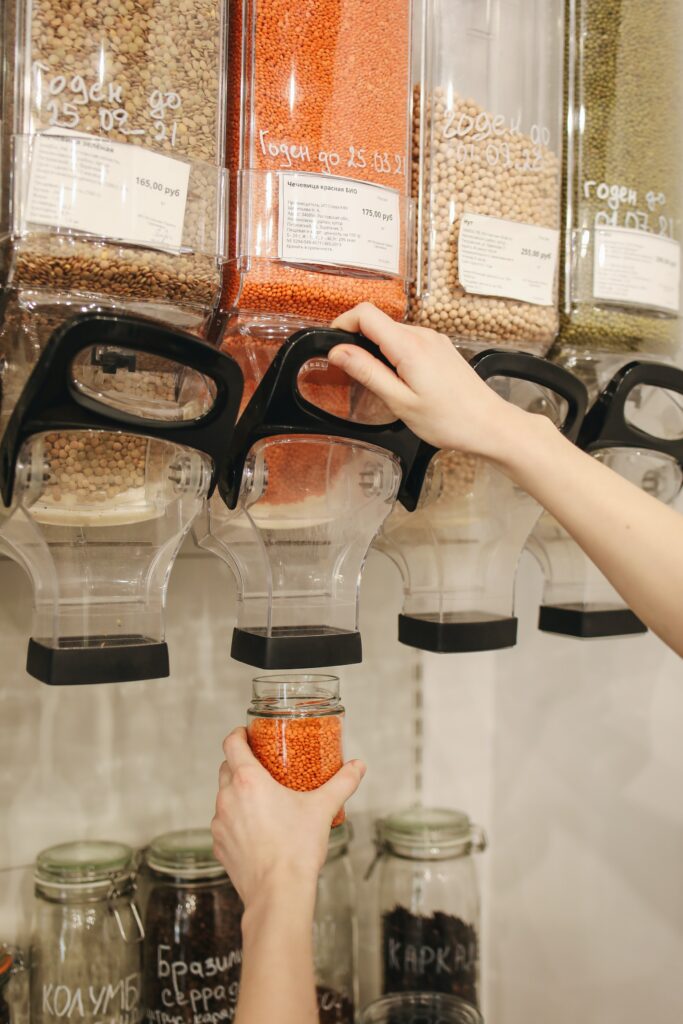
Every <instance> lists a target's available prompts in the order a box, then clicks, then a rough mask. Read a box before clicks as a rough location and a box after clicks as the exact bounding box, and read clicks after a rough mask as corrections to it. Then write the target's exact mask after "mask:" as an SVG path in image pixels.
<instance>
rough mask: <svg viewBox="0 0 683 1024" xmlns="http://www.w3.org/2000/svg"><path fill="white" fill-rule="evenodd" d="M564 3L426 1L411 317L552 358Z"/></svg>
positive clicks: (460, 339) (485, 343) (461, 336)
mask: <svg viewBox="0 0 683 1024" xmlns="http://www.w3.org/2000/svg"><path fill="white" fill-rule="evenodd" d="M562 9H563V2H562V0H512V2H507V3H494V4H492V3H483V2H482V0H425V3H424V9H423V20H422V34H423V40H422V45H421V47H420V50H421V53H422V60H421V61H420V62H419V65H418V66H419V76H418V81H417V85H416V87H415V91H414V116H413V180H412V192H413V197H414V199H415V200H416V203H417V248H418V252H417V260H416V266H415V271H416V281H415V285H414V287H413V288H412V289H411V297H410V306H409V313H408V318H409V320H410V321H412V322H413V323H417V324H420V325H421V326H424V327H432V328H434V329H436V330H438V331H441V332H442V333H445V334H448V335H449V337H451V338H452V339H453V341H454V342H456V343H458V344H460V345H462V346H464V347H465V348H467V349H478V348H487V347H490V346H491V345H492V344H494V345H497V346H505V347H510V348H518V349H525V350H527V351H530V352H534V353H537V354H539V355H544V354H545V353H546V352H547V351H548V349H549V348H550V346H551V345H552V343H553V341H554V340H555V337H556V334H557V329H558V322H559V311H558V295H557V266H558V252H559V238H560V236H559V228H560V201H561V141H562V77H561V68H562Z"/></svg>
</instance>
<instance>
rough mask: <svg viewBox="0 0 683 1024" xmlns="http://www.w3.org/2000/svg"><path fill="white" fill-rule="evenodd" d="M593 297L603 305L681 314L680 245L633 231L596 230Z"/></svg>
mask: <svg viewBox="0 0 683 1024" xmlns="http://www.w3.org/2000/svg"><path fill="white" fill-rule="evenodd" d="M593 295H594V297H595V298H596V299H600V300H601V301H602V302H613V303H617V304H624V305H628V306H647V307H649V308H652V309H661V310H666V311H667V312H669V313H680V310H681V246H680V243H679V242H675V241H674V240H673V239H672V238H665V237H664V236H661V235H650V234H648V233H647V232H645V231H636V230H634V229H633V228H596V229H595V252H594V257H593Z"/></svg>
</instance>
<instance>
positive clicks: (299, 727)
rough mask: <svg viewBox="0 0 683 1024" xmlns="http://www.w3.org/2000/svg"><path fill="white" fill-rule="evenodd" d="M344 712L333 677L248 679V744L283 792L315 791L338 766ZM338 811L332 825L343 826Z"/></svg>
mask: <svg viewBox="0 0 683 1024" xmlns="http://www.w3.org/2000/svg"><path fill="white" fill-rule="evenodd" d="M343 719H344V708H343V707H342V704H341V702H340V699H339V680H338V679H337V677H336V676H328V675H312V674H308V673H284V674H278V675H268V676H259V677H258V678H257V679H254V683H253V690H252V700H251V706H250V708H249V711H248V714H247V732H248V735H249V745H250V746H251V749H252V751H253V753H254V755H255V756H256V757H257V758H258V760H259V761H260V762H261V764H262V765H263V766H264V768H267V769H268V771H269V772H270V774H271V775H272V776H273V778H274V779H275V780H276V781H277V782H279V783H280V784H281V785H282V786H287V788H288V789H297V790H300V791H301V792H305V791H307V790H311V789H318V787H320V786H322V785H324V784H325V783H326V782H327V781H328V780H329V779H331V778H332V776H333V775H335V774H336V772H338V771H339V769H340V768H341V767H342V765H343V763H344V755H343V749H342V727H343ZM344 818H345V815H344V808H343V807H342V808H341V809H340V811H339V813H338V814H337V815H336V817H335V819H334V821H333V822H332V826H333V827H336V826H337V825H341V824H342V823H343V821H344Z"/></svg>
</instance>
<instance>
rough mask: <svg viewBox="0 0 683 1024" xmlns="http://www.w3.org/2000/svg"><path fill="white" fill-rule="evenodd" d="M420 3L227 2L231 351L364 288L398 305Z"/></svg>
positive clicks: (402, 296) (355, 296)
mask: <svg viewBox="0 0 683 1024" xmlns="http://www.w3.org/2000/svg"><path fill="white" fill-rule="evenodd" d="M412 9H413V3H412V0H382V2H381V4H372V3H362V2H359V0H335V2H334V3H333V4H323V3H305V4H302V3H301V2H300V0H275V2H274V0H234V2H232V3H231V7H230V27H229V53H230V56H229V76H228V103H227V107H228V117H227V121H228V150H229V154H230V156H229V173H230V218H229V220H230V230H229V245H228V249H229V259H228V263H227V265H226V267H225V270H224V280H223V293H222V298H221V309H222V310H223V311H224V312H225V315H226V321H227V331H226V333H225V335H224V339H223V343H224V344H225V345H226V346H227V348H228V351H229V352H230V354H231V355H234V356H235V357H236V358H237V350H238V349H239V348H240V347H243V346H250V345H254V346H260V345H266V346H270V347H271V349H272V348H277V347H279V345H281V344H283V343H284V342H285V341H286V340H287V338H288V337H289V336H290V335H291V334H292V333H294V331H296V330H298V329H301V328H304V327H306V326H314V325H322V324H328V323H329V322H330V321H332V320H333V319H334V318H335V317H336V316H338V315H339V314H340V313H342V312H344V311H345V310H347V309H349V308H351V307H352V306H354V305H356V304H357V303H358V302H361V301H363V300H368V301H371V302H374V303H375V304H376V305H377V306H379V307H380V308H381V309H383V310H384V311H385V312H386V313H388V314H389V315H390V316H392V317H394V318H395V319H397V320H402V319H403V317H404V315H405V312H406V306H407V291H408V280H409V277H410V268H409V262H410V255H411V252H410V247H411V202H410V90H411V30H412ZM247 380H248V378H247Z"/></svg>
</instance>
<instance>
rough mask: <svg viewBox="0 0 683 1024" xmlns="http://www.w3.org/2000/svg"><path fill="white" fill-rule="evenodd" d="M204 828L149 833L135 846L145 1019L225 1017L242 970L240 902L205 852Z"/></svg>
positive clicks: (157, 1022)
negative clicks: (143, 846)
mask: <svg viewBox="0 0 683 1024" xmlns="http://www.w3.org/2000/svg"><path fill="white" fill-rule="evenodd" d="M212 848H213V840H212V837H211V832H210V831H209V829H202V828H195V829H183V830H182V831H178V832H167V833H165V834H164V835H160V836H157V837H156V838H155V839H153V840H152V841H151V843H150V844H149V846H148V847H146V849H145V850H143V851H142V858H141V859H142V867H141V869H140V872H139V875H138V892H139V901H140V907H141V914H142V920H143V924H144V930H145V941H144V944H143V953H142V1002H143V1007H144V1011H145V1020H146V1021H147V1022H148V1024H166V1022H167V1021H168V1019H169V1016H170V1017H172V1019H173V1021H174V1022H175V1024H196V1021H197V1020H203V1019H209V1017H210V1018H211V1019H213V1020H226V1021H230V1020H232V1019H233V1017H234V1015H235V1008H236V1006H237V997H238V995H239V983H240V974H241V968H242V931H241V920H242V913H243V910H244V907H243V906H242V901H241V899H240V898H239V896H238V894H237V892H236V890H235V888H234V886H233V884H232V882H231V881H230V879H229V878H228V876H227V874H226V873H225V869H224V868H223V867H222V865H221V864H220V863H219V862H218V861H217V860H216V858H215V857H214V856H213V852H212Z"/></svg>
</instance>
